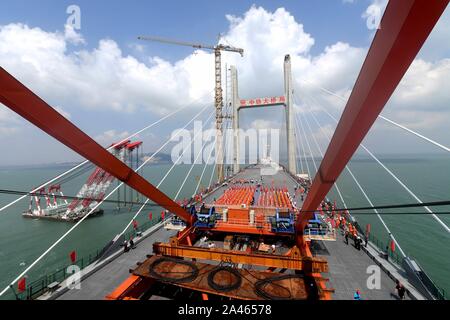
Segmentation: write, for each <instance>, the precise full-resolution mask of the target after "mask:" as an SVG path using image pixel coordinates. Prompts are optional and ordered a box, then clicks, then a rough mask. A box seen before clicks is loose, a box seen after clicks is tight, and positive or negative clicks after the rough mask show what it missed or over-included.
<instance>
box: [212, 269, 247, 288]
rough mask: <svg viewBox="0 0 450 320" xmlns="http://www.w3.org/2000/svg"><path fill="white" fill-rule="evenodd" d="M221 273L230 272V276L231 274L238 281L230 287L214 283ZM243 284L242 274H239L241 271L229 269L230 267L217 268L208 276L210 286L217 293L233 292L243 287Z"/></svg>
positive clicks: (229, 285)
mask: <svg viewBox="0 0 450 320" xmlns="http://www.w3.org/2000/svg"><path fill="white" fill-rule="evenodd" d="M219 272H228V273H229V274H231V275H232V276H234V277H235V278H236V281H235V282H234V283H231V284H228V285H221V284H218V283H217V282H215V281H214V277H215V276H216V275H217V274H218V273H219ZM241 284H242V276H241V274H240V273H239V271H237V270H236V269H234V268H232V267H229V266H219V267H217V268H215V269H214V270H212V271H211V272H210V273H209V274H208V285H209V286H210V287H211V288H212V289H214V290H216V291H220V292H229V291H233V290H236V289H238V288H239V287H240V286H241Z"/></svg>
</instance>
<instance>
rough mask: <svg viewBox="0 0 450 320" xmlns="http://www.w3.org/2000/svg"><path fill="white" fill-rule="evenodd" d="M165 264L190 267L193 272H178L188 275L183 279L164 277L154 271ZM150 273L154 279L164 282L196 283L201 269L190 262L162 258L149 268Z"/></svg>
mask: <svg viewBox="0 0 450 320" xmlns="http://www.w3.org/2000/svg"><path fill="white" fill-rule="evenodd" d="M164 262H171V263H175V264H179V265H185V266H188V267H190V268H191V269H192V271H190V272H189V271H186V272H178V273H187V274H188V275H187V276H186V277H183V278H178V277H177V278H174V277H168V276H165V275H162V274H161V273H158V272H156V271H155V270H154V269H155V268H156V267H157V266H158V265H160V264H161V263H164ZM149 273H150V275H151V276H152V277H153V278H155V279H158V280H160V281H163V282H172V283H184V282H192V281H194V280H195V279H196V278H197V277H198V274H199V269H198V267H197V266H196V265H195V264H194V263H192V262H190V261H186V260H180V259H174V258H170V257H162V258H159V259H158V260H155V261H153V263H152V264H151V265H150V267H149ZM166 273H169V274H170V273H176V272H166Z"/></svg>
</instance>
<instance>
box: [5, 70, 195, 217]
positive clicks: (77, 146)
mask: <svg viewBox="0 0 450 320" xmlns="http://www.w3.org/2000/svg"><path fill="white" fill-rule="evenodd" d="M0 102H1V103H3V104H4V105H6V106H7V107H8V108H10V109H11V110H13V111H14V112H16V113H18V114H19V115H20V116H22V117H23V118H25V119H27V120H28V121H30V122H31V123H33V124H34V125H36V126H37V127H38V128H40V129H42V130H43V131H45V132H46V133H48V134H49V135H50V136H52V137H54V138H55V139H57V140H59V141H60V142H62V143H63V144H65V145H66V146H68V147H69V148H70V149H72V150H74V151H75V152H77V153H78V154H80V155H81V156H83V157H84V158H86V159H88V160H89V161H91V162H92V163H94V164H95V165H97V166H98V167H100V168H102V169H103V170H105V171H107V172H109V173H110V174H112V175H113V176H115V177H116V178H117V179H119V180H121V181H123V182H124V183H126V184H127V185H129V186H130V187H131V188H133V189H134V190H136V191H138V192H140V193H141V194H143V195H145V196H146V197H147V198H149V199H151V200H152V201H154V202H155V203H157V204H158V205H160V206H161V207H163V208H165V209H167V210H169V211H170V212H172V213H174V214H176V215H177V216H179V217H180V218H181V219H183V220H184V221H185V222H186V223H187V224H188V225H190V224H192V223H193V219H194V217H193V216H191V215H190V214H189V213H188V212H186V211H185V210H184V209H183V208H181V206H179V205H178V204H177V203H176V202H174V201H173V200H172V199H170V198H169V197H168V196H166V195H165V194H164V193H162V192H161V191H159V190H158V189H157V188H156V187H155V186H153V185H152V184H151V183H149V182H148V181H147V180H145V179H144V178H142V177H141V176H140V175H138V174H137V173H136V172H134V171H133V170H132V169H131V168H130V167H128V166H127V165H126V164H124V163H123V162H122V161H120V160H119V159H117V158H116V157H115V156H113V155H112V154H111V153H109V152H108V151H107V150H106V149H104V148H103V147H102V146H100V145H99V144H98V143H97V142H95V141H94V140H93V139H92V138H90V137H89V136H88V135H87V134H85V133H84V132H83V131H81V130H80V129H79V128H77V127H76V126H75V125H74V124H73V123H71V122H70V121H69V120H67V119H66V118H64V117H63V116H62V115H61V114H59V113H58V112H56V111H55V110H54V109H53V108H52V107H50V106H49V105H48V104H47V103H46V102H45V101H43V100H42V99H41V98H39V97H38V96H37V95H35V94H34V93H33V92H31V91H30V90H29V89H28V88H27V87H25V86H24V85H23V84H22V83H20V82H19V81H18V80H17V79H15V78H14V77H13V76H11V75H10V74H9V73H8V72H6V71H5V70H4V69H3V68H1V67H0Z"/></svg>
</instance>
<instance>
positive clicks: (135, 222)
mask: <svg viewBox="0 0 450 320" xmlns="http://www.w3.org/2000/svg"><path fill="white" fill-rule="evenodd" d="M133 228H134V229H135V230H136V229H137V228H138V223H137V221H136V220H133Z"/></svg>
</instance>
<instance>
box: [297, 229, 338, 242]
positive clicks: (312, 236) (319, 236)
mask: <svg viewBox="0 0 450 320" xmlns="http://www.w3.org/2000/svg"><path fill="white" fill-rule="evenodd" d="M336 232H337V231H336V229H327V228H307V229H305V231H304V233H303V237H304V238H305V239H307V240H323V241H336V234H337V233H336Z"/></svg>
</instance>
